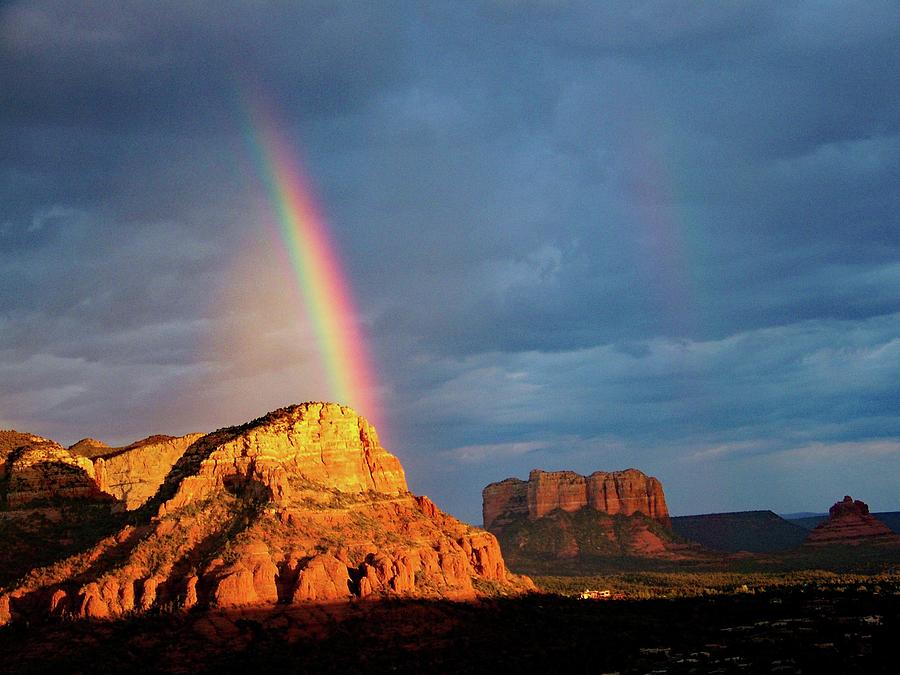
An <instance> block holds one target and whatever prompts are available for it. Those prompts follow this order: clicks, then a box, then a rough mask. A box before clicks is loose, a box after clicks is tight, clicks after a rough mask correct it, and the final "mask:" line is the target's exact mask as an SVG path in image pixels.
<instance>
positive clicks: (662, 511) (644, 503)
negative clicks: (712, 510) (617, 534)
mask: <svg viewBox="0 0 900 675" xmlns="http://www.w3.org/2000/svg"><path fill="white" fill-rule="evenodd" d="M482 497H483V517H484V527H485V529H488V530H491V531H496V530H500V529H503V525H504V522H506V521H508V520H510V519H516V518H517V517H519V516H521V515H527V516H528V518H529V519H531V520H536V519H537V518H541V517H543V516H545V515H547V514H548V513H550V512H552V511H554V510H556V509H561V510H563V511H568V512H574V511H578V510H580V509H582V508H584V507H586V506H589V507H591V508H592V509H594V510H595V511H600V512H602V513H607V514H609V515H624V516H630V515H632V514H635V513H643V514H644V515H646V516H649V517H650V518H653V519H655V520H658V521H659V522H660V523H663V524H665V525H668V524H669V510H668V508H667V507H666V498H665V495H664V494H663V489H662V485H661V484H660V482H659V481H658V480H657V479H656V478H653V477H651V476H647V475H646V474H644V473H642V472H641V471H638V470H637V469H627V470H625V471H613V472H606V471H595V472H594V473H592V474H591V475H590V476H581V475H579V474H577V473H575V472H574V471H541V470H540V469H535V470H534V471H532V472H531V473H530V474H529V476H528V481H521V480H518V479H517V478H507V479H506V480H503V481H500V482H499V483H491V484H490V485H488V486H487V487H486V488H484V491H483V493H482Z"/></svg>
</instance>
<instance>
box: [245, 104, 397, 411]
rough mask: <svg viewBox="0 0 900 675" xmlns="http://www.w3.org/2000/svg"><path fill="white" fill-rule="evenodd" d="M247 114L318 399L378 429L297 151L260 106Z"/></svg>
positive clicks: (346, 304)
mask: <svg viewBox="0 0 900 675" xmlns="http://www.w3.org/2000/svg"><path fill="white" fill-rule="evenodd" d="M248 110H250V121H251V123H250V125H249V127H248V130H247V133H246V136H247V140H248V142H249V144H250V147H251V149H252V154H253V156H254V159H255V162H256V165H257V169H258V172H259V176H260V179H261V181H262V183H263V184H264V186H265V189H266V193H267V195H268V198H269V200H270V202H271V205H272V206H273V215H274V216H275V217H274V219H273V220H274V228H273V229H274V231H275V233H274V239H275V241H276V246H277V248H280V249H282V250H283V252H284V254H285V257H286V259H287V261H288V264H289V268H290V272H289V275H290V276H291V278H292V283H293V284H295V285H296V286H298V287H299V291H300V293H299V294H300V296H301V297H302V299H303V302H304V305H305V307H304V308H303V310H301V311H304V310H305V313H306V316H307V317H308V319H309V321H310V322H311V323H312V327H313V331H314V334H315V336H316V342H317V346H318V350H319V353H320V354H321V356H322V360H323V366H324V370H325V375H326V378H327V381H328V384H329V389H330V391H329V392H328V396H326V397H325V398H327V399H328V400H332V401H335V402H338V403H341V404H343V405H349V406H351V407H353V408H354V409H355V410H356V411H357V412H358V413H360V414H361V415H364V416H365V417H366V418H367V419H368V420H369V422H370V423H372V424H373V425H376V428H378V425H379V424H380V422H381V420H380V419H379V410H378V402H377V397H376V382H375V378H374V376H373V369H372V365H371V360H370V358H369V354H368V349H367V348H366V340H365V339H364V335H363V332H362V329H361V327H360V326H359V324H358V317H359V314H358V312H357V310H356V305H355V303H354V301H353V297H352V294H351V289H350V281H349V279H348V277H347V274H346V272H345V271H344V268H343V266H342V264H341V260H340V258H339V256H338V252H337V249H336V248H335V246H334V244H333V242H332V241H331V237H330V236H329V231H328V224H327V221H326V220H325V218H324V217H323V215H322V213H321V210H320V209H319V208H318V207H317V204H316V199H315V195H314V192H313V190H312V188H311V187H310V181H309V179H308V178H307V176H306V174H305V172H304V171H303V167H302V164H301V163H300V162H299V161H298V159H297V158H298V150H297V148H296V147H295V146H294V145H293V144H292V143H291V142H290V141H289V139H288V138H287V137H286V135H284V134H283V133H282V132H281V131H280V129H281V126H280V125H279V124H277V123H276V122H275V117H274V115H273V114H271V113H268V114H267V113H265V112H264V111H263V109H262V108H260V107H259V106H249V107H248Z"/></svg>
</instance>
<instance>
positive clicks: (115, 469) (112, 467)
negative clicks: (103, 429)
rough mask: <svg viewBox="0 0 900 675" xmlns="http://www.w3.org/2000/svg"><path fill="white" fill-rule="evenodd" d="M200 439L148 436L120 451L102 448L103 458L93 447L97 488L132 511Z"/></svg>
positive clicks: (188, 436)
mask: <svg viewBox="0 0 900 675" xmlns="http://www.w3.org/2000/svg"><path fill="white" fill-rule="evenodd" d="M202 437H203V434H188V435H187V436H180V437H177V438H176V437H173V436H151V437H149V438H145V439H144V440H142V441H138V442H137V443H133V444H131V445H129V446H127V447H124V448H116V449H110V448H107V447H106V446H103V447H104V448H105V449H106V452H105V454H99V453H98V452H97V450H99V448H97V447H96V446H93V448H94V452H93V453H92V456H93V457H95V459H94V471H95V474H96V480H97V484H98V487H99V488H100V489H101V490H103V491H104V492H106V493H107V494H110V495H113V496H114V497H115V498H116V499H118V500H120V501H122V502H123V503H124V504H125V508H126V509H128V510H133V509H136V508H137V507H139V506H141V505H142V504H144V503H145V502H146V501H147V500H148V499H150V497H152V496H153V495H155V494H156V491H157V490H158V489H159V487H160V486H161V485H162V484H163V482H164V481H165V478H166V476H167V475H168V474H169V471H171V470H172V467H173V466H175V462H177V461H178V460H179V459H181V457H182V455H184V453H185V451H187V449H188V448H189V447H190V446H191V445H192V444H193V443H195V442H196V441H198V440H199V439H201V438H202ZM89 440H90V439H86V441H89ZM86 441H79V443H78V444H76V446H77V445H82V446H84V445H85V444H86ZM76 446H73V447H76ZM70 450H71V448H70ZM85 450H87V448H85V447H83V448H82V451H85ZM98 455H99V456H98Z"/></svg>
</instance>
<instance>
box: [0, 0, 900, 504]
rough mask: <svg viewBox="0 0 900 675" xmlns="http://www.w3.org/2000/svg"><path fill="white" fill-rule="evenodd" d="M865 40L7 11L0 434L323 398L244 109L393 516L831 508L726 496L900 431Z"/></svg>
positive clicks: (458, 11)
mask: <svg viewBox="0 0 900 675" xmlns="http://www.w3.org/2000/svg"><path fill="white" fill-rule="evenodd" d="M897 14H898V9H897V7H896V5H895V4H894V3H889V2H885V3H866V4H865V5H859V4H851V5H842V4H840V3H833V4H830V5H827V6H821V5H819V4H813V3H805V2H800V3H792V4H785V3H779V2H764V3H755V4H753V5H747V4H746V3H717V4H716V5H715V6H709V7H708V6H703V7H699V6H698V7H694V8H680V9H679V10H678V11H675V10H673V9H672V8H671V6H670V5H669V4H667V3H657V2H641V3H637V4H634V3H631V4H628V5H624V4H623V5H621V6H616V5H602V4H598V3H594V2H574V3H554V2H517V3H506V2H496V1H493V0H491V1H487V0H486V1H485V2H479V3H471V4H467V5H466V6H464V7H460V6H459V4H458V3H441V2H430V3H427V4H424V5H423V4H420V3H406V2H396V3H395V2H383V3H375V4H370V5H365V6H362V5H360V4H357V3H351V4H347V5H343V6H340V5H335V4H334V3H330V2H312V3H309V2H305V3H300V4H298V3H278V2H275V3H267V4H264V5H260V4H259V3H248V2H238V1H234V2H228V3H225V4H216V5H215V6H211V5H209V4H204V3H194V2H163V3H149V2H134V3H128V4H127V5H121V6H115V7H111V6H110V5H109V3H102V2H85V3H79V5H78V7H77V8H73V7H71V6H70V3H63V2H55V1H52V0H20V1H18V2H12V3H6V4H4V5H3V8H2V9H0V138H2V141H0V204H2V206H0V372H3V373H4V374H5V375H6V377H5V378H4V379H3V381H2V382H3V384H2V386H0V401H2V411H3V412H2V414H3V418H4V420H8V421H9V423H10V424H14V425H17V426H20V427H23V428H27V429H29V430H34V431H36V432H38V433H44V434H45V435H58V436H59V437H60V438H64V439H70V438H72V437H73V436H78V435H86V434H88V433H90V434H93V435H102V434H103V433H106V432H104V431H103V430H104V429H107V430H109V431H108V433H110V434H111V435H113V436H115V437H116V439H117V440H128V439H127V438H126V437H127V436H129V435H131V434H133V435H135V436H139V435H147V434H149V433H155V432H167V431H168V432H171V431H173V430H174V429H173V427H176V428H177V430H178V431H192V430H197V429H200V430H203V429H207V428H210V427H211V426H216V425H221V424H230V423H237V422H241V421H243V420H244V417H253V416H256V415H258V414H261V413H263V412H265V409H266V408H267V407H269V406H277V405H283V404H285V403H289V402H291V401H292V400H295V399H297V398H302V397H306V396H308V397H311V398H322V397H324V396H325V395H326V393H327V385H326V384H325V379H324V378H323V377H322V373H321V367H320V366H319V365H318V363H317V359H318V355H317V354H316V352H315V349H314V344H313V342H312V341H311V340H310V334H311V333H310V330H309V329H310V326H309V325H308V321H307V320H305V319H304V316H303V310H302V304H301V303H300V302H299V299H298V297H297V296H296V293H295V292H294V291H292V290H291V286H290V284H291V280H290V278H289V277H288V276H287V275H286V274H285V271H284V269H283V268H280V267H279V266H278V264H277V263H276V262H275V261H277V243H274V242H273V239H272V234H271V232H270V230H268V229H267V228H268V227H269V226H270V224H271V217H272V207H271V204H269V203H268V199H267V196H266V194H265V191H264V186H263V184H262V183H261V179H260V176H259V170H258V167H257V166H256V164H255V159H254V158H253V157H252V156H251V149H250V146H249V145H248V143H247V138H246V135H247V132H248V131H249V130H248V119H247V116H246V112H245V110H244V103H243V102H242V97H246V96H254V95H258V96H259V97H260V98H263V99H265V100H266V101H268V105H269V106H270V107H271V108H273V110H275V111H276V112H277V114H278V117H279V119H280V120H282V123H283V126H284V129H283V132H284V134H285V136H286V137H287V138H288V139H289V140H290V141H291V142H292V143H295V144H296V146H297V147H298V148H299V149H300V151H301V154H302V156H303V157H304V158H305V161H306V164H307V167H306V168H307V169H308V172H309V174H310V180H311V183H312V184H313V186H314V187H315V189H316V191H317V192H318V194H319V197H320V201H321V204H322V210H323V213H324V214H325V215H326V216H327V218H328V221H329V223H330V226H331V230H332V234H333V238H334V240H335V242H336V244H337V247H338V249H339V251H340V254H341V258H342V260H343V263H344V267H345V271H346V275H347V277H348V279H349V280H350V282H351V283H352V286H353V288H354V291H355V294H356V296H357V300H358V304H359V305H360V306H361V308H362V312H361V313H362V316H361V317H360V321H361V322H362V323H363V324H364V326H365V328H366V329H367V332H368V334H369V335H370V336H371V340H372V349H373V351H374V353H375V354H376V356H377V370H378V372H379V375H380V379H381V386H382V388H383V390H384V394H385V399H386V401H387V405H388V407H389V411H388V417H390V418H391V427H392V434H391V435H392V436H395V437H396V441H395V445H394V448H393V449H395V450H396V451H397V452H398V454H400V455H401V458H402V459H403V460H404V462H405V463H406V464H407V465H408V469H409V473H410V476H411V482H412V484H413V486H414V487H415V488H416V489H418V490H421V491H428V492H432V493H433V496H435V498H436V499H438V501H439V502H440V503H442V504H444V503H446V505H447V506H448V507H449V508H451V510H454V511H455V512H459V513H468V514H474V513H475V511H476V509H475V507H472V506H471V505H472V503H477V500H478V491H479V490H480V486H481V485H482V484H483V483H485V482H488V480H494V479H497V478H502V477H505V476H506V475H510V474H511V473H516V474H517V475H523V474H524V473H527V470H528V469H530V468H533V467H532V466H529V464H530V463H537V462H540V463H541V464H542V465H544V468H549V467H550V466H551V465H552V466H553V467H555V468H566V467H567V466H569V464H567V463H570V464H571V468H575V469H578V470H582V471H591V470H594V469H603V468H610V467H612V468H616V467H619V468H624V467H627V466H631V465H636V466H638V468H644V469H647V470H649V471H651V472H656V473H657V474H659V475H660V477H662V478H664V479H666V480H668V481H669V482H670V484H672V485H673V486H674V488H677V489H678V490H679V491H680V492H681V493H682V494H686V495H689V496H688V497H685V498H684V499H685V501H684V502H683V504H682V506H681V507H680V508H683V509H686V510H690V509H691V508H693V507H692V506H691V504H692V503H693V504H694V505H695V506H696V507H697V508H699V507H700V505H701V504H702V505H703V507H704V508H712V509H715V508H724V506H725V505H729V506H734V507H735V508H737V507H739V506H740V505H741V504H742V503H743V504H749V503H751V502H753V501H754V499H756V498H755V497H754V495H753V494H752V493H751V492H750V489H749V488H748V487H747V486H746V485H745V484H744V483H745V482H746V483H754V482H758V481H760V480H763V479H765V480H768V481H769V486H770V487H768V488H767V494H768V495H769V496H771V499H772V500H773V501H777V500H778V499H782V500H783V502H786V501H787V499H788V498H787V497H785V495H789V496H790V495H803V496H804V497H805V498H808V499H818V500H819V501H827V499H826V498H825V496H824V495H823V494H821V493H815V492H814V491H813V490H812V489H810V490H809V491H804V490H803V489H799V488H798V487H797V486H796V485H791V486H790V488H788V487H784V486H783V485H782V482H781V480H782V479H779V478H773V476H772V475H771V472H769V473H766V472H765V471H764V470H763V469H762V468H760V467H761V466H762V463H764V462H766V461H771V462H773V463H774V462H776V461H778V462H781V461H782V459H777V460H776V458H780V457H781V455H780V454H779V453H788V452H789V451H790V450H791V449H792V448H793V449H795V450H796V449H798V448H807V447H809V448H816V447H820V446H819V445H818V444H821V447H822V448H831V447H834V448H841V447H844V446H842V444H854V443H859V444H878V443H881V442H884V439H891V438H896V437H897V434H898V433H900V431H898V424H897V423H898V420H897V415H896V410H895V401H896V400H898V398H900V391H898V389H897V385H896V382H897V381H898V378H897V375H898V373H897V366H896V363H898V362H900V359H898V358H897V356H898V354H897V351H898V345H897V342H896V336H897V335H898V334H900V327H898V321H900V320H898V315H897V314H896V312H897V307H898V306H900V305H898V303H900V268H898V265H897V260H898V259H900V228H897V227H896V224H897V223H896V214H897V213H898V212H900V193H898V191H897V190H896V187H895V186H896V185H897V184H898V180H900V52H898V51H897V49H896V43H897V38H898V35H897V29H896V26H897V25H900V21H898V19H900V17H898V16H897ZM125 420H127V422H126V421H125ZM94 425H99V426H100V427H101V429H100V430H96V429H94ZM169 425H171V426H169ZM82 430H84V431H82ZM867 447H869V446H867ZM871 447H875V446H874V445H873V446H871ZM846 448H847V450H848V452H849V450H850V449H851V446H850V445H847V446H846ZM810 452H812V451H810ZM839 455H840V453H839V452H835V453H829V452H825V451H823V452H822V459H821V461H822V466H823V467H827V466H829V465H830V464H829V463H831V465H834V466H837V465H838V464H837V463H838V462H839V460H840V457H839ZM867 456H869V455H867ZM689 457H694V461H685V458H689ZM872 457H875V455H872ZM880 457H881V460H880V461H882V462H885V463H886V465H887V466H892V465H891V464H890V462H891V461H893V460H892V457H893V455H892V454H890V453H888V454H885V455H881V456H880ZM754 458H757V459H754ZM808 459H809V462H812V461H813V458H812V455H810V457H809V458H808ZM463 460H465V461H463ZM784 461H786V460H784ZM872 461H873V462H876V459H873V460H872ZM754 462H758V463H759V464H754ZM841 466H843V465H841ZM867 466H869V465H867ZM875 467H876V464H874V463H873V464H872V465H871V466H869V468H865V469H861V471H863V472H864V473H865V472H867V473H865V475H866V476H867V477H868V478H869V479H870V480H871V481H872V484H873V485H874V486H876V487H875V488H873V489H877V490H881V491H882V494H887V487H886V484H885V483H884V482H883V481H882V482H879V480H880V479H881V474H879V475H878V476H876V475H875V473H876V472H878V469H877V468H875ZM807 468H808V467H807ZM804 470H807V469H804ZM727 471H736V472H737V473H736V474H735V476H733V477H731V476H729V475H728V474H727ZM822 471H823V472H824V471H825V469H822ZM692 472H693V473H692ZM697 472H699V473H700V474H703V475H705V476H706V477H707V478H708V481H707V482H708V483H709V484H710V485H712V484H715V486H716V488H715V490H713V489H712V488H711V489H710V493H709V495H698V494H697V493H696V490H692V489H691V488H690V487H689V485H690V479H691V477H692V476H693V475H696V474H697ZM704 472H706V473H704ZM882 473H883V471H882ZM817 475H818V474H817ZM742 481H744V482H742ZM821 485H822V487H821V492H824V491H825V490H826V489H828V490H831V489H837V486H836V484H835V483H834V481H831V480H828V479H825V478H823V479H822V482H821ZM420 486H421V487H420ZM879 486H880V487H879ZM839 491H840V490H839ZM673 499H674V500H675V502H673V503H676V504H677V503H678V499H679V497H677V496H674V497H673ZM691 500H693V502H692V501H691ZM741 500H743V502H742V501H741ZM808 506H809V505H798V509H795V510H800V509H803V508H807V507H808ZM893 507H894V508H896V507H897V505H896V504H894V505H893ZM473 517H474V516H473Z"/></svg>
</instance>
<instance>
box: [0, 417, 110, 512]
mask: <svg viewBox="0 0 900 675" xmlns="http://www.w3.org/2000/svg"><path fill="white" fill-rule="evenodd" d="M20 436H22V438H21V439H20V440H22V441H23V442H24V444H23V445H20V446H19V447H16V448H15V449H10V450H8V451H7V452H6V455H5V457H4V458H3V459H4V461H3V464H2V466H0V505H2V507H3V508H20V507H23V506H26V505H30V504H39V503H43V502H47V501H55V500H59V499H81V500H93V501H98V500H99V501H112V498H111V497H110V496H109V495H106V494H104V493H103V492H102V491H101V490H100V489H99V487H98V485H97V481H96V477H95V473H94V465H93V464H92V463H91V461H90V460H89V459H85V458H84V457H78V456H76V455H73V454H72V453H70V452H69V451H68V450H66V449H65V448H63V447H62V446H60V445H59V444H57V443H54V442H53V441H49V440H47V439H44V438H41V437H39V436H33V435H30V434H28V435H26V434H21V435H20Z"/></svg>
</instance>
